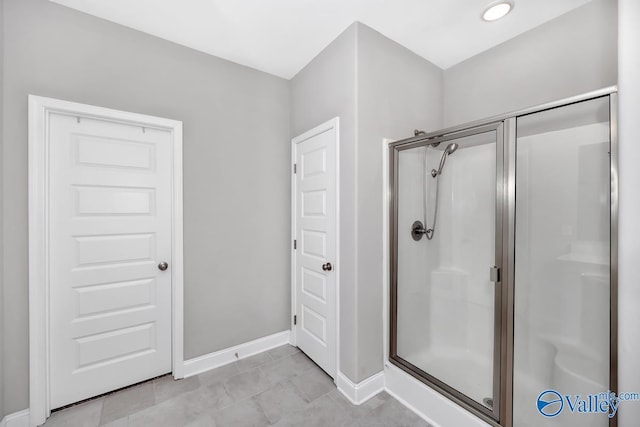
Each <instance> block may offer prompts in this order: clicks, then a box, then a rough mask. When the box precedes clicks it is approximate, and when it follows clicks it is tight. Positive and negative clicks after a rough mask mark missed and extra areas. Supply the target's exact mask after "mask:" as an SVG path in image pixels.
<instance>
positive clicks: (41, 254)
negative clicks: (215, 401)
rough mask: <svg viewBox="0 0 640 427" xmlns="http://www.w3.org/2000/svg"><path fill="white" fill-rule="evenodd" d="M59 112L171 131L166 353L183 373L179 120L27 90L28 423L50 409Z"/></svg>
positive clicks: (175, 373)
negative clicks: (54, 138) (53, 184)
mask: <svg viewBox="0 0 640 427" xmlns="http://www.w3.org/2000/svg"><path fill="white" fill-rule="evenodd" d="M52 113H55V114H64V115H70V116H74V117H78V118H83V117H85V118H91V119H97V120H104V121H110V122H116V123H126V124H133V125H136V126H141V127H143V128H155V129H162V130H166V131H169V132H171V134H172V150H171V151H172V153H171V154H172V215H171V234H172V249H171V252H172V268H171V306H172V308H171V356H172V362H171V364H172V372H173V376H174V378H176V379H178V378H183V376H184V351H183V229H182V224H183V215H182V122H180V121H176V120H170V119H163V118H158V117H153V116H147V115H143V114H137V113H129V112H125V111H119V110H113V109H108V108H102V107H96V106H92V105H86V104H79V103H75V102H68V101H62V100H58V99H53V98H45V97H40V96H35V95H29V142H28V150H29V156H28V157H29V166H28V181H29V419H30V420H29V424H30V425H31V426H37V425H40V424H43V423H44V422H45V420H46V419H47V417H48V416H49V415H50V413H51V404H50V386H49V369H50V363H49V358H50V353H49V350H50V349H49V343H50V336H49V316H50V313H49V303H48V297H49V270H48V265H49V249H48V246H49V240H48V235H49V229H50V227H51V224H50V221H49V203H50V199H49V168H48V157H49V152H50V150H51V147H50V146H49V139H48V128H49V125H48V124H49V116H50V115H51V114H52Z"/></svg>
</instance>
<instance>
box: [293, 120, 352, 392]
mask: <svg viewBox="0 0 640 427" xmlns="http://www.w3.org/2000/svg"><path fill="white" fill-rule="evenodd" d="M330 129H335V132H336V138H335V141H334V143H335V153H336V157H335V162H336V164H335V171H336V176H335V182H336V194H335V206H336V259H335V261H334V264H335V266H334V267H335V268H334V272H335V283H336V292H335V294H336V300H335V313H336V318H335V321H336V322H335V324H336V330H335V334H336V335H335V337H336V351H335V355H334V357H335V366H336V372H335V375H334V378H333V382H334V383H335V382H337V380H338V375H339V374H340V265H341V264H340V118H339V117H334V118H333V119H331V120H328V121H326V122H324V123H322V124H321V125H318V126H316V127H314V128H313V129H311V130H309V131H307V132H304V133H303V134H301V135H298V136H296V137H295V138H293V139H291V318H290V322H291V324H290V325H291V335H290V338H289V341H290V342H291V344H292V345H294V346H297V336H296V325H294V323H293V318H294V316H295V315H296V314H297V313H296V304H297V292H298V291H297V281H296V262H297V251H296V249H294V243H293V242H294V240H296V225H297V224H296V203H297V200H296V175H295V172H296V171H295V169H294V165H295V163H296V147H297V144H299V143H300V142H302V141H305V140H307V139H309V138H312V137H314V136H316V135H319V134H321V133H323V132H326V131H328V130H330Z"/></svg>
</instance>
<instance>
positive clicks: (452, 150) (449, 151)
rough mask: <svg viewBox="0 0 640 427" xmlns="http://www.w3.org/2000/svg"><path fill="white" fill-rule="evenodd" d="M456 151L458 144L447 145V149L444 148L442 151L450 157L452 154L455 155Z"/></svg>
mask: <svg viewBox="0 0 640 427" xmlns="http://www.w3.org/2000/svg"><path fill="white" fill-rule="evenodd" d="M457 149H458V144H456V143H455V142H452V143H451V144H449V145H447V148H445V149H444V151H445V153H447V155H448V156H450V155H452V154H453V153H455V152H456V150H457Z"/></svg>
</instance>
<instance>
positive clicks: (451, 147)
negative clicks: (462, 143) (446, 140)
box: [431, 142, 458, 178]
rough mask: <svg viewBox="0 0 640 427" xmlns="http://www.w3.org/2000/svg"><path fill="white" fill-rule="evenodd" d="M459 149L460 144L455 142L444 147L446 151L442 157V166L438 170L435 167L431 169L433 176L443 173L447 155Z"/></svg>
mask: <svg viewBox="0 0 640 427" xmlns="http://www.w3.org/2000/svg"><path fill="white" fill-rule="evenodd" d="M457 149H458V144H456V143H455V142H452V143H451V144H449V145H447V147H446V148H445V149H444V152H443V153H442V157H441V158H440V166H439V167H438V170H435V169H432V170H431V176H432V177H434V178H435V177H437V176H438V175H440V174H441V173H442V169H444V163H445V162H446V161H447V157H449V156H450V155H452V154H453V153H455V152H456V150H457Z"/></svg>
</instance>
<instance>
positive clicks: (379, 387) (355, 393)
mask: <svg viewBox="0 0 640 427" xmlns="http://www.w3.org/2000/svg"><path fill="white" fill-rule="evenodd" d="M337 386H338V390H339V391H340V393H342V394H344V396H345V397H346V398H347V399H349V401H350V402H351V403H353V404H354V405H360V404H362V403H364V402H366V401H367V400H369V399H371V398H372V397H373V396H375V395H376V394H378V393H380V392H381V391H383V390H384V371H380V372H378V373H377V374H374V375H372V376H370V377H369V378H367V379H366V380H363V381H361V382H359V383H358V384H355V383H353V382H351V380H350V379H349V378H347V377H346V376H345V375H344V374H343V373H342V372H338V379H337Z"/></svg>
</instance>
